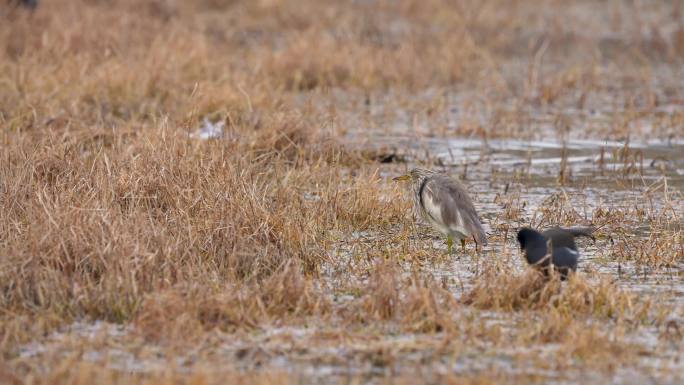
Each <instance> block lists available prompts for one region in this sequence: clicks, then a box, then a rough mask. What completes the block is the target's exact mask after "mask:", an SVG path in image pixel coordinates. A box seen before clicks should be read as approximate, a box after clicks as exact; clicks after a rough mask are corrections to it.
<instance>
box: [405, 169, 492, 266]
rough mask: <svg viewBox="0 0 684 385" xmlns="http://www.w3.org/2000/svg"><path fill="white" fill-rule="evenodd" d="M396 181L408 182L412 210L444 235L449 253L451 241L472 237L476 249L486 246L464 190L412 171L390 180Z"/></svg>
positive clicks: (454, 182) (429, 173)
mask: <svg viewBox="0 0 684 385" xmlns="http://www.w3.org/2000/svg"><path fill="white" fill-rule="evenodd" d="M393 180H395V181H401V180H409V181H411V192H412V194H411V195H412V196H413V208H414V210H415V211H416V213H417V214H419V215H420V216H422V218H423V219H425V221H427V222H428V223H429V224H430V225H432V227H433V228H434V229H435V230H437V231H439V232H441V233H442V234H444V235H446V236H447V249H448V251H449V254H451V250H452V245H453V240H454V239H458V240H460V241H461V246H462V247H463V248H464V249H465V240H466V239H467V238H471V237H472V239H473V240H474V241H475V243H476V245H478V246H485V245H487V234H485V231H484V229H483V228H482V224H481V223H480V218H479V217H478V216H477V212H476V211H475V206H473V201H472V200H471V199H470V196H469V195H468V191H466V188H465V187H464V186H463V185H462V184H461V183H460V182H459V181H458V180H456V179H454V178H451V177H450V176H448V175H446V174H443V173H440V172H435V171H430V170H425V169H422V168H414V169H413V170H411V171H410V172H409V173H408V174H406V175H401V176H398V177H396V178H393Z"/></svg>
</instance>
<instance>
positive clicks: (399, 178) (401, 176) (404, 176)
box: [392, 174, 411, 181]
mask: <svg viewBox="0 0 684 385" xmlns="http://www.w3.org/2000/svg"><path fill="white" fill-rule="evenodd" d="M409 179H411V175H409V174H405V175H400V176H398V177H396V178H392V180H394V181H400V180H409Z"/></svg>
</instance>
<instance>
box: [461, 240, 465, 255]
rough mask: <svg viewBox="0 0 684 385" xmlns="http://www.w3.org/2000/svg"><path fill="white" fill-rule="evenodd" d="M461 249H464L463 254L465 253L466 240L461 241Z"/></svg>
mask: <svg viewBox="0 0 684 385" xmlns="http://www.w3.org/2000/svg"><path fill="white" fill-rule="evenodd" d="M461 248H462V249H463V252H464V253H465V239H461Z"/></svg>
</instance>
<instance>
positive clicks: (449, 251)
mask: <svg viewBox="0 0 684 385" xmlns="http://www.w3.org/2000/svg"><path fill="white" fill-rule="evenodd" d="M453 244H454V239H453V238H452V237H451V234H450V235H447V253H449V254H450V255H451V247H452V246H453Z"/></svg>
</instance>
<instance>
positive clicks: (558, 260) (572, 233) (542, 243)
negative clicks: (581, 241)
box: [518, 227, 594, 280]
mask: <svg viewBox="0 0 684 385" xmlns="http://www.w3.org/2000/svg"><path fill="white" fill-rule="evenodd" d="M593 231H594V229H593V228H591V227H573V228H561V227H555V228H552V229H548V230H546V231H544V232H543V233H540V232H538V231H537V230H534V229H530V228H527V227H525V228H522V229H520V231H518V242H519V243H520V250H522V251H523V252H524V253H525V259H526V260H527V263H529V264H530V265H531V266H534V267H536V268H538V269H540V270H541V271H543V272H544V275H546V276H548V275H549V273H550V270H551V269H555V270H556V271H557V272H558V273H559V274H560V277H561V279H562V280H565V279H566V278H567V277H568V274H569V273H570V272H571V271H573V272H574V271H576V270H577V264H578V261H579V256H580V253H579V250H578V249H577V245H576V244H575V237H578V236H585V237H589V238H591V239H594V237H593V236H592V232H593ZM549 246H550V247H551V253H550V254H549V249H548V247H549Z"/></svg>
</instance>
